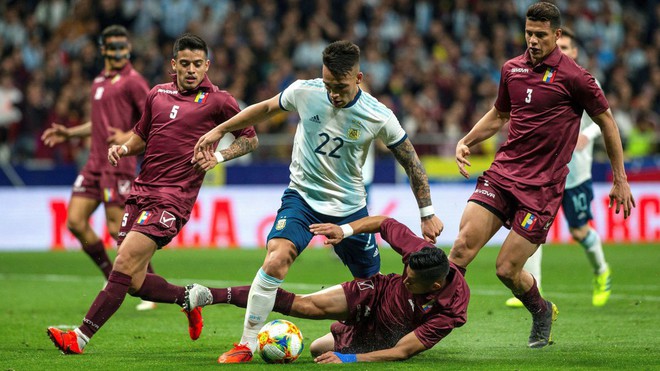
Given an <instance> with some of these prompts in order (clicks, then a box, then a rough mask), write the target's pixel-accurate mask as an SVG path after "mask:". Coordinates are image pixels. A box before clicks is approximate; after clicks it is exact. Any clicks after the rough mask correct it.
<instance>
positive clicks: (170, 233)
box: [117, 195, 189, 249]
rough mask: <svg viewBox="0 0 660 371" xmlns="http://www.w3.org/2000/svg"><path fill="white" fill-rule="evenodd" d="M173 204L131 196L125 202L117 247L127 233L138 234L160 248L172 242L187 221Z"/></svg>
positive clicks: (156, 199) (159, 199)
mask: <svg viewBox="0 0 660 371" xmlns="http://www.w3.org/2000/svg"><path fill="white" fill-rule="evenodd" d="M182 215H189V213H185V214H184V212H183V210H180V209H179V207H178V205H177V204H176V203H175V202H172V201H168V200H167V199H163V198H155V197H145V196H136V195H132V196H130V197H129V198H128V200H126V206H125V213H124V218H123V220H122V223H121V227H120V228H119V236H118V239H117V245H121V243H122V241H124V238H126V235H127V234H128V232H129V231H135V232H140V233H142V234H144V235H146V236H147V237H149V238H151V239H152V240H154V242H156V245H158V248H159V249H160V248H162V247H163V246H165V245H167V244H168V243H170V241H172V239H173V238H174V237H176V235H177V234H179V231H180V230H181V228H183V226H184V225H185V224H186V223H187V222H188V219H186V218H184V217H183V216H182Z"/></svg>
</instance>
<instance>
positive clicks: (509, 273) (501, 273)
mask: <svg viewBox="0 0 660 371" xmlns="http://www.w3.org/2000/svg"><path fill="white" fill-rule="evenodd" d="M495 274H496V275H497V278H499V279H500V281H502V282H505V283H506V282H512V281H514V280H515V278H516V276H517V275H519V274H520V270H519V269H516V268H515V266H514V265H513V264H511V262H507V261H505V262H498V263H497V264H496V266H495Z"/></svg>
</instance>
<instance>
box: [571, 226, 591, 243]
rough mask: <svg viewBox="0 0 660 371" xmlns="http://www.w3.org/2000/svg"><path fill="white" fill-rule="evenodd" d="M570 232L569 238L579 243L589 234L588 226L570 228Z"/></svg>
mask: <svg viewBox="0 0 660 371" xmlns="http://www.w3.org/2000/svg"><path fill="white" fill-rule="evenodd" d="M570 232H571V237H573V240H575V241H577V242H580V241H582V240H584V239H585V238H587V235H588V234H589V226H584V227H580V228H570Z"/></svg>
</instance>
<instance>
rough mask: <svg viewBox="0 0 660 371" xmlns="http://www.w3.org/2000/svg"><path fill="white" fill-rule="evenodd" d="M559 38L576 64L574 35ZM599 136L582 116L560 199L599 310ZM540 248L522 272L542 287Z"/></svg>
mask: <svg viewBox="0 0 660 371" xmlns="http://www.w3.org/2000/svg"><path fill="white" fill-rule="evenodd" d="M561 31H562V33H561V37H560V38H559V39H558V40H557V46H558V47H559V50H561V52H562V53H564V55H566V56H568V57H570V58H572V59H573V60H574V61H577V57H578V45H577V41H576V40H575V34H574V33H573V31H572V30H570V29H569V28H566V27H564V26H562V27H561ZM596 83H598V81H596ZM599 136H600V128H598V125H596V124H595V123H594V122H593V121H592V120H591V118H589V115H587V114H586V113H584V114H583V115H582V120H581V121H580V135H579V136H578V141H577V145H576V146H575V151H574V152H573V156H572V157H571V161H570V162H569V163H568V169H569V173H568V175H567V176H566V189H565V190H564V196H563V198H562V206H563V208H564V216H565V217H566V220H567V221H568V230H569V231H570V233H571V236H572V237H573V239H574V240H575V241H577V242H578V243H579V244H580V245H582V247H583V248H584V252H585V253H586V255H587V259H588V260H589V263H590V264H591V267H592V268H593V270H594V279H593V297H592V300H591V303H592V304H593V305H594V306H597V307H602V306H603V305H605V304H607V300H608V299H609V298H610V294H611V293H612V287H611V279H610V267H609V265H608V264H607V262H606V261H605V254H604V252H603V245H602V243H601V240H600V236H599V235H598V232H596V230H595V229H593V228H592V227H591V226H590V225H589V221H590V220H591V219H593V217H592V214H591V202H592V201H593V199H594V190H593V186H592V184H591V163H592V162H593V151H594V140H595V139H596V138H598V137H599ZM542 248H543V246H539V249H538V250H537V251H536V253H534V254H533V255H532V256H531V257H530V258H529V260H527V262H526V263H525V266H524V269H525V270H526V271H528V272H529V273H531V274H532V275H533V276H534V278H536V283H537V285H538V287H539V288H540V287H541V260H542V252H541V250H542ZM506 305H507V306H509V307H512V308H522V307H523V304H522V302H521V301H520V300H518V298H515V297H513V298H510V299H509V300H507V301H506Z"/></svg>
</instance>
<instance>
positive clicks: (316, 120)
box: [309, 115, 321, 124]
mask: <svg viewBox="0 0 660 371" xmlns="http://www.w3.org/2000/svg"><path fill="white" fill-rule="evenodd" d="M309 121H311V122H313V123H316V124H320V123H321V119H320V118H319V115H314V116H312V117H310V118H309Z"/></svg>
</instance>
